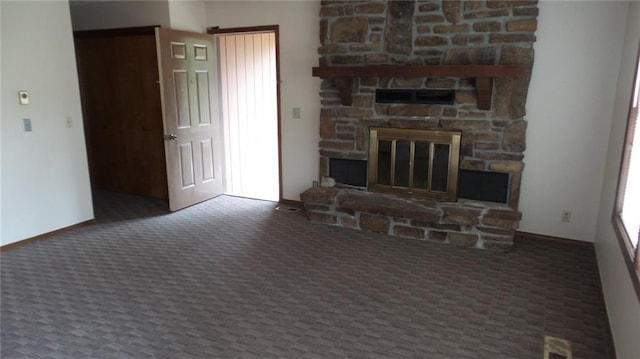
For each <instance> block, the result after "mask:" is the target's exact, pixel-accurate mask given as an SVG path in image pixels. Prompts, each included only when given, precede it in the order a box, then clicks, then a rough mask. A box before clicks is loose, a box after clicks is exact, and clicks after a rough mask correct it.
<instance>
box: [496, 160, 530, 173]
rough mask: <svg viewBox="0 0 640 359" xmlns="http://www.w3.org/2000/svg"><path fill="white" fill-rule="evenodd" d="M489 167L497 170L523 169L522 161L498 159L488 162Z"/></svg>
mask: <svg viewBox="0 0 640 359" xmlns="http://www.w3.org/2000/svg"><path fill="white" fill-rule="evenodd" d="M489 169H490V170H491V171H497V172H515V173H519V172H522V170H523V169H524V163H523V162H514V161H498V162H491V163H489Z"/></svg>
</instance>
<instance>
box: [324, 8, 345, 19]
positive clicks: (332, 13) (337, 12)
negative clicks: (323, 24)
mask: <svg viewBox="0 0 640 359" xmlns="http://www.w3.org/2000/svg"><path fill="white" fill-rule="evenodd" d="M342 15H344V7H342V6H331V7H328V6H323V7H322V8H321V9H320V17H337V16H342Z"/></svg>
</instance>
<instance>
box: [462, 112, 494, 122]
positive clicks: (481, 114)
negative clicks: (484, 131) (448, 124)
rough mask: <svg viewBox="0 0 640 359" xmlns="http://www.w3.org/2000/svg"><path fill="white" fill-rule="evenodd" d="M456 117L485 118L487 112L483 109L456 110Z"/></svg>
mask: <svg viewBox="0 0 640 359" xmlns="http://www.w3.org/2000/svg"><path fill="white" fill-rule="evenodd" d="M458 117H460V118H475V119H478V120H480V119H485V118H487V112H484V111H458Z"/></svg>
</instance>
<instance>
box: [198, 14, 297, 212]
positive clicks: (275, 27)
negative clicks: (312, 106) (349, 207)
mask: <svg viewBox="0 0 640 359" xmlns="http://www.w3.org/2000/svg"><path fill="white" fill-rule="evenodd" d="M266 31H273V32H274V34H275V46H276V49H275V50H276V112H277V114H276V121H277V126H278V202H279V203H287V202H289V200H285V199H283V198H282V116H281V108H280V25H264V26H247V27H230V28H224V29H220V28H217V27H209V28H207V34H210V35H220V34H232V33H247V32H266ZM290 202H292V204H297V203H298V202H295V201H290Z"/></svg>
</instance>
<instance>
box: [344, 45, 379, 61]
mask: <svg viewBox="0 0 640 359" xmlns="http://www.w3.org/2000/svg"><path fill="white" fill-rule="evenodd" d="M381 50H382V49H381V46H380V45H379V44H354V45H351V46H349V52H373V51H376V52H380V51H381ZM380 55H382V54H380ZM365 58H366V57H365Z"/></svg>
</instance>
